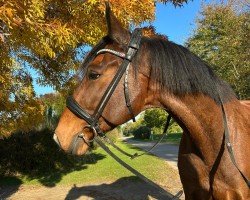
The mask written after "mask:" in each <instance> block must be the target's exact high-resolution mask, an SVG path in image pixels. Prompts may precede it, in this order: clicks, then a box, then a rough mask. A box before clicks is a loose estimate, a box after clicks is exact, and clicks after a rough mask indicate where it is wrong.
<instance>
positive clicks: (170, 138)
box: [135, 133, 182, 145]
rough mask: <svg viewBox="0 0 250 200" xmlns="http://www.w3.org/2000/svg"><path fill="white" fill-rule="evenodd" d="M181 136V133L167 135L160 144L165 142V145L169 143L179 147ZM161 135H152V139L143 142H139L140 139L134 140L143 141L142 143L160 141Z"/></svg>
mask: <svg viewBox="0 0 250 200" xmlns="http://www.w3.org/2000/svg"><path fill="white" fill-rule="evenodd" d="M181 136H182V133H169V134H168V135H167V136H165V137H164V138H163V139H162V141H161V142H165V143H169V144H176V145H179V144H180V141H181ZM160 137H161V135H159V134H157V135H155V134H154V135H153V139H144V140H140V139H135V140H138V141H142V142H143V141H144V142H156V141H158V140H159V139H160Z"/></svg>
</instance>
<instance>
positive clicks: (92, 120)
mask: <svg viewBox="0 0 250 200" xmlns="http://www.w3.org/2000/svg"><path fill="white" fill-rule="evenodd" d="M141 37H142V31H141V29H139V28H137V29H135V30H134V31H133V33H132V35H131V39H130V42H129V44H128V47H127V52H126V54H125V53H122V52H118V51H115V50H112V49H101V50H99V51H98V52H97V53H96V55H95V56H97V55H99V54H103V53H110V54H113V55H115V56H117V57H120V58H122V59H123V62H122V64H121V65H120V66H119V68H118V71H117V73H116V74H115V76H114V78H113V79H112V81H111V82H110V84H109V85H108V87H107V89H106V91H105V93H104V94H103V96H102V98H101V100H100V102H99V104H98V106H97V107H96V109H95V111H94V114H93V115H90V114H89V113H88V112H87V111H86V110H85V109H83V108H82V107H81V106H80V105H79V103H78V102H77V101H76V100H75V99H74V97H73V96H69V97H68V98H67V101H66V105H67V108H68V109H69V110H70V111H71V112H73V113H74V114H75V115H76V116H78V117H79V118H81V119H83V120H85V121H86V122H87V124H88V125H86V126H85V127H83V130H82V131H80V132H79V133H77V134H76V137H75V139H74V140H73V143H72V144H71V148H70V149H71V152H72V153H74V151H76V146H77V144H78V139H82V140H83V141H84V142H85V143H86V144H87V145H88V146H91V142H92V141H93V140H94V139H95V138H96V137H97V136H100V137H103V136H104V133H103V131H102V130H101V129H100V125H99V118H100V117H101V116H102V113H103V110H104V108H105V107H106V105H107V103H108V101H109V99H110V97H111V95H112V94H113V92H114V90H115V88H116V87H117V85H118V83H119V82H120V80H121V79H122V77H123V75H124V74H125V78H124V95H125V101H126V106H127V108H128V110H129V113H130V115H131V117H132V119H133V121H135V115H134V113H133V109H132V106H131V102H130V97H129V87H128V71H129V66H130V63H131V62H132V59H133V58H134V57H135V55H136V53H137V51H138V50H139V46H140V42H141ZM85 129H90V130H92V131H93V133H94V137H93V138H92V139H91V140H89V139H88V138H86V135H85V134H84V130H85Z"/></svg>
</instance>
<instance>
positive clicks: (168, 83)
mask: <svg viewBox="0 0 250 200" xmlns="http://www.w3.org/2000/svg"><path fill="white" fill-rule="evenodd" d="M145 53H146V54H147V55H148V60H149V66H150V67H151V75H150V78H151V79H153V80H156V81H157V83H158V84H159V86H160V88H161V89H164V88H165V89H168V90H170V91H172V92H173V93H174V94H176V95H185V94H197V93H202V94H204V95H208V96H210V97H211V98H212V99H214V100H215V101H216V102H217V103H220V98H219V93H220V97H221V99H222V101H223V102H225V101H228V100H230V99H232V98H234V97H235V94H234V92H233V90H232V89H231V87H230V86H229V85H228V84H227V83H225V82H224V81H223V80H221V79H219V78H218V77H217V76H216V75H215V73H214V72H213V71H212V69H211V68H210V67H209V66H208V64H207V63H205V62H204V61H202V60H201V59H200V58H199V57H198V56H196V55H195V54H193V53H192V52H190V51H189V50H188V49H187V48H185V47H183V46H181V45H178V44H175V43H173V42H170V41H168V40H166V39H164V38H162V37H153V38H147V37H143V38H142V43H141V48H140V51H139V55H138V56H137V59H136V61H135V62H136V63H140V58H141V57H142V56H140V54H141V55H142V54H145ZM218 91H220V92H218Z"/></svg>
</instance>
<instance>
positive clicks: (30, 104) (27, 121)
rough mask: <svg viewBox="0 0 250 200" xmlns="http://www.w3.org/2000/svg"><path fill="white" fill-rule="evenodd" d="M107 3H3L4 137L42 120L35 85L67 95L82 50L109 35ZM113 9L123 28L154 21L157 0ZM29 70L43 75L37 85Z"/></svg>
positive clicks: (117, 0) (118, 2)
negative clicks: (64, 92)
mask: <svg viewBox="0 0 250 200" xmlns="http://www.w3.org/2000/svg"><path fill="white" fill-rule="evenodd" d="M104 2H105V1H104V0H88V1H86V0H85V1H84V0H67V1H66V0H65V1H63V0H0V72H1V73H0V135H7V134H9V133H10V132H12V131H13V130H16V129H19V130H29V129H31V128H33V127H36V126H37V125H38V124H39V121H41V120H42V119H43V116H42V114H43V113H44V111H43V109H44V106H43V104H42V102H39V101H37V99H36V98H35V92H34V89H33V86H32V83H33V81H36V82H38V83H39V84H40V85H50V86H53V87H54V88H55V89H56V90H62V89H63V90H64V91H65V90H67V88H68V87H69V86H70V84H69V79H70V77H71V76H72V73H74V71H75V70H76V69H77V68H78V66H79V64H80V62H81V60H82V57H83V55H84V50H83V47H85V46H86V45H94V44H95V43H96V42H97V41H98V40H99V39H100V38H101V37H102V36H103V35H105V34H106V23H105V15H104V10H105V3H104ZM158 2H162V3H166V2H168V1H166V0H165V1H164V0H159V1H158ZM169 2H172V3H173V4H174V5H181V4H182V3H184V2H186V1H185V0H169ZM109 3H110V4H111V7H112V10H113V12H114V13H115V15H116V16H117V17H118V19H119V20H120V21H121V22H122V23H123V24H124V26H127V27H128V26H135V25H139V24H140V23H142V22H145V21H152V20H153V19H154V14H155V3H156V2H155V1H153V0H110V1H109ZM30 68H31V69H33V71H36V72H37V73H38V74H39V78H38V79H37V80H32V78H31V75H30Z"/></svg>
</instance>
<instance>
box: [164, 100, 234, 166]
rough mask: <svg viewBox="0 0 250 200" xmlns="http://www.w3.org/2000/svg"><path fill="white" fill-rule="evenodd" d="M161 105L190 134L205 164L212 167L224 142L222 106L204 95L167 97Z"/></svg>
mask: <svg viewBox="0 0 250 200" xmlns="http://www.w3.org/2000/svg"><path fill="white" fill-rule="evenodd" d="M161 103H162V105H163V106H164V107H165V108H166V109H167V110H169V111H170V112H171V113H172V114H173V116H174V117H175V119H176V121H177V122H179V124H180V125H181V126H182V128H183V129H184V130H186V132H187V133H189V134H190V138H191V141H192V142H193V143H194V145H195V146H196V147H197V149H198V150H199V151H200V152H199V153H200V154H201V155H202V156H203V157H204V158H205V162H207V164H208V165H210V164H211V165H212V164H213V162H214V158H215V157H216V155H217V153H218V151H219V149H220V147H221V143H222V140H223V133H224V126H223V118H222V111H221V106H220V105H217V104H216V103H215V102H214V101H213V100H212V99H211V98H209V97H206V96H204V95H196V96H194V95H186V96H185V97H175V96H165V97H163V98H162V102H161ZM229 120H231V119H229Z"/></svg>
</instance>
